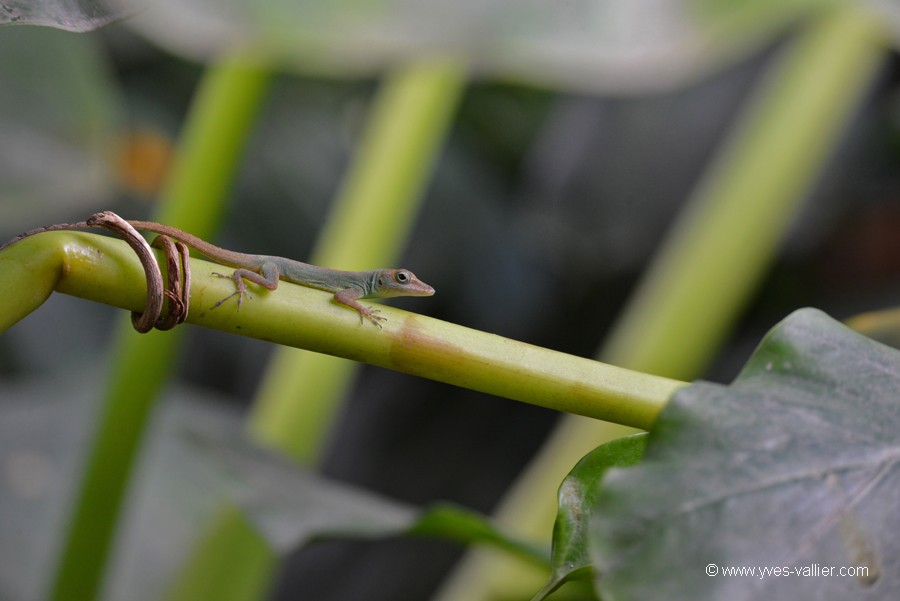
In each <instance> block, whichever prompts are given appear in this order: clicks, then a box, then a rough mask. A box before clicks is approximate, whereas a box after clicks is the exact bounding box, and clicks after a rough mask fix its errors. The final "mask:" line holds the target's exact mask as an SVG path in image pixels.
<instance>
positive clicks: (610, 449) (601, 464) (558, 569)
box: [532, 433, 647, 601]
mask: <svg viewBox="0 0 900 601" xmlns="http://www.w3.org/2000/svg"><path fill="white" fill-rule="evenodd" d="M646 442H647V434H646V433H640V434H634V435H632V436H626V437H625V438H619V439H616V440H613V441H610V442H608V443H606V444H604V445H600V446H599V447H597V448H596V449H594V450H593V451H591V452H590V453H588V454H587V455H585V456H584V458H582V460H581V461H579V462H578V463H577V464H576V465H575V467H574V468H573V469H572V471H571V472H569V475H568V476H566V478H565V479H564V480H563V481H562V484H560V486H559V513H558V514H557V516H556V524H555V525H554V527H553V550H552V552H551V559H550V569H551V572H550V578H549V579H548V580H547V584H546V585H544V588H542V589H541V590H540V592H538V594H537V595H535V596H534V599H532V601H541V600H542V599H545V598H546V597H547V596H548V595H550V593H552V592H553V591H555V590H556V589H558V588H559V587H560V586H562V585H563V584H565V583H566V582H568V581H570V580H576V579H587V578H590V577H591V576H592V574H593V565H592V563H591V557H590V547H589V538H588V534H589V530H588V526H589V525H590V521H591V517H592V515H593V510H594V507H595V506H596V504H597V496H598V495H599V493H600V481H601V479H602V478H603V475H604V474H605V473H606V470H608V469H610V468H612V467H627V466H631V465H634V464H636V463H637V462H639V461H640V460H641V457H643V455H644V448H645V446H646Z"/></svg>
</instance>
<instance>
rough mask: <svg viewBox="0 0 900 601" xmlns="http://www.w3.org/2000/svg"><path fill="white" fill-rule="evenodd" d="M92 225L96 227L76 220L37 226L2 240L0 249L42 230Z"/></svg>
mask: <svg viewBox="0 0 900 601" xmlns="http://www.w3.org/2000/svg"><path fill="white" fill-rule="evenodd" d="M92 227H96V226H90V225H88V223H87V221H76V222H75V223H57V224H55V225H48V226H46V227H39V228H35V229H33V230H28V231H27V232H22V233H21V234H19V235H18V236H16V237H15V238H12V239H11V240H8V241H7V242H4V243H3V244H0V250H3V249H4V248H6V247H8V246H12V245H13V244H15V243H16V242H18V241H20V240H22V239H23V238H28V237H29V236H34V235H35V234H41V233H43V232H52V231H54V230H73V229H91V228H92Z"/></svg>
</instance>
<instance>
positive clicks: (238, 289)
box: [212, 272, 253, 311]
mask: <svg viewBox="0 0 900 601" xmlns="http://www.w3.org/2000/svg"><path fill="white" fill-rule="evenodd" d="M212 275H214V276H216V277H219V278H226V279H229V280H234V292H232V293H231V294H229V295H228V296H226V297H225V298H223V299H222V300H220V301H219V302H217V303H216V304H215V305H213V306H212V308H213V309H215V308H216V307H218V306H219V305H221V304H222V303H224V302H225V301H227V300H228V299H230V298H231V297H232V296H237V297H238V302H237V310H238V311H240V310H241V303H243V302H244V295H245V294H246V295H247V297H248V298H253V297H252V296H251V295H250V293H249V292H247V285H246V284H245V283H244V280H243V279H241V278H239V277H237V278H236V277H234V275H233V274H232V275H228V274H224V273H216V272H213V274H212Z"/></svg>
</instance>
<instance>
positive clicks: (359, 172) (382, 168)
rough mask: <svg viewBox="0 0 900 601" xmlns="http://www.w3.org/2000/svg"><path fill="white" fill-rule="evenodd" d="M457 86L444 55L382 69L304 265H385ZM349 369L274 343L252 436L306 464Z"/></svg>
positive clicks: (399, 241)
mask: <svg viewBox="0 0 900 601" xmlns="http://www.w3.org/2000/svg"><path fill="white" fill-rule="evenodd" d="M463 83H464V71H463V68H462V66H461V65H460V64H459V63H457V62H456V61H453V60H448V59H434V60H426V61H422V62H417V63H415V64H413V65H411V66H409V67H407V68H405V69H401V70H399V71H397V72H395V73H394V74H392V75H391V77H390V79H388V81H387V82H386V83H385V85H384V88H383V89H382V90H381V92H380V94H379V96H378V99H377V101H376V103H375V106H374V107H373V109H372V114H371V116H370V117H369V125H368V130H367V131H366V132H365V135H364V137H363V139H362V142H361V146H360V148H359V154H358V155H357V157H356V158H355V162H354V165H353V169H352V170H351V172H350V173H349V174H348V175H347V178H346V180H345V182H344V185H343V188H342V190H341V193H340V195H339V196H338V198H337V200H336V202H335V206H334V209H333V212H332V214H331V216H330V218H329V220H328V223H327V224H326V226H325V229H324V230H323V232H322V233H321V235H320V238H319V241H318V244H317V247H316V250H315V252H314V253H313V258H312V262H313V263H315V264H318V265H328V266H329V267H335V268H338V269H354V270H356V269H373V268H377V267H391V266H394V265H395V263H396V261H397V259H398V257H399V256H400V252H401V250H402V249H403V247H404V244H405V243H406V238H407V232H408V230H409V229H410V226H411V224H412V221H413V219H414V217H415V216H416V214H417V212H418V207H419V204H420V202H421V200H422V196H423V195H422V188H423V186H424V185H425V183H426V182H427V180H428V177H429V175H430V173H431V166H432V163H433V162H434V159H435V156H436V155H437V152H438V150H439V149H440V148H441V145H442V143H443V140H444V137H445V136H446V132H447V128H448V126H449V124H450V122H451V118H452V116H453V114H454V112H455V109H456V106H457V101H458V99H459V97H460V93H461V91H462V88H463ZM355 369H356V365H355V364H354V363H352V362H350V361H346V360H343V359H337V358H335V357H330V356H327V355H319V354H315V353H310V352H308V351H303V350H300V349H293V348H287V347H282V348H279V349H278V353H277V355H276V356H275V357H274V359H273V361H272V363H271V367H270V369H269V371H268V373H267V374H266V376H265V379H264V380H263V384H262V386H261V388H260V391H259V394H258V396H257V400H256V403H255V405H254V410H253V414H252V417H251V422H250V427H251V431H252V433H253V435H254V436H255V437H256V439H257V440H259V441H261V442H263V443H264V444H266V445H269V446H272V447H274V448H276V449H278V450H279V451H281V452H284V453H287V454H288V455H290V456H292V457H293V458H294V459H296V460H297V461H299V462H301V463H306V464H312V463H315V461H316V460H317V459H318V455H319V451H320V449H321V447H322V443H323V440H324V437H325V436H326V435H327V433H328V432H329V430H330V426H331V421H332V418H333V416H334V414H335V411H336V410H337V407H338V405H339V402H340V400H341V398H342V397H343V396H344V393H345V392H346V390H347V388H348V387H349V385H350V383H351V375H352V373H353V371H355Z"/></svg>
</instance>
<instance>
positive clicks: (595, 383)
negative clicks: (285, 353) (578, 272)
mask: <svg viewBox="0 0 900 601" xmlns="http://www.w3.org/2000/svg"><path fill="white" fill-rule="evenodd" d="M46 245H59V246H60V247H61V250H60V251H58V252H56V253H34V252H32V250H33V249H36V248H40V247H42V246H46ZM7 253H8V254H9V256H8V257H7V256H6V255H7ZM36 254H46V255H51V256H53V255H54V254H55V255H61V256H63V257H64V259H63V260H64V263H63V266H62V267H61V268H60V267H57V269H56V270H55V271H56V273H60V274H63V275H62V276H61V277H60V278H59V280H58V281H57V283H56V290H58V291H60V292H63V293H66V294H71V295H74V296H79V297H82V298H87V299H90V300H95V301H98V302H107V303H108V302H114V303H116V304H120V305H121V306H122V307H123V308H126V309H133V310H134V309H139V308H141V307H142V306H143V304H144V302H145V296H144V295H145V292H144V290H145V279H144V273H143V269H142V267H141V266H140V263H139V262H138V260H137V258H136V257H135V256H134V253H133V252H132V251H131V249H130V247H128V246H127V245H126V244H125V243H124V242H122V241H120V240H116V239H113V238H111V237H109V236H98V235H96V234H88V233H83V232H48V233H44V234H41V235H40V236H35V237H33V238H29V239H27V240H24V241H22V242H20V243H18V244H17V245H15V246H13V247H12V248H10V249H7V250H6V251H4V253H3V255H4V259H5V260H8V261H10V262H18V261H22V262H23V263H25V265H26V266H28V265H30V264H31V263H30V261H31V260H32V259H31V257H32V256H34V255H36ZM217 270H221V265H218V264H215V263H209V262H207V261H203V260H200V259H191V273H192V287H191V314H190V315H188V318H187V321H188V322H189V323H193V324H196V325H202V326H205V327H208V328H214V329H218V330H222V331H225V332H230V333H233V334H239V335H243V336H252V337H255V338H258V339H261V340H267V341H269V342H274V343H277V344H282V345H286V346H292V347H295V348H303V349H308V350H312V351H315V352H318V353H327V354H330V355H334V356H337V357H343V358H345V359H352V360H354V361H362V362H366V363H369V364H371V365H377V366H379V367H386V368H388V369H393V370H396V371H400V372H403V373H408V374H412V375H417V376H421V377H425V378H430V379H433V380H437V381H440V382H446V383H448V384H455V385H457V386H462V387H465V388H469V389H471V390H479V391H482V392H487V393H490V394H493V395H496V396H502V397H506V398H510V399H514V400H518V401H522V402H525V403H531V404H534V405H538V406H540V407H546V408H548V409H554V410H556V411H562V412H567V413H575V414H579V415H586V416H590V417H594V418H598V419H607V420H611V421H615V422H617V423H623V424H627V425H631V426H635V427H640V428H649V427H650V426H651V425H652V423H653V420H654V419H655V417H656V415H657V414H658V413H659V411H660V410H661V409H662V407H663V406H664V405H665V402H666V401H667V400H668V398H669V397H670V396H671V395H672V393H673V392H674V391H675V390H676V389H678V388H680V387H681V386H683V385H684V383H683V382H678V381H676V380H670V379H668V378H661V377H659V376H652V375H647V374H643V373H639V372H635V371H631V370H627V369H623V368H620V367H614V366H612V365H607V364H604V363H600V362H599V361H594V360H591V359H586V358H584V357H577V356H574V355H567V354H565V353H561V352H559V351H554V350H550V349H545V348H541V347H537V346H533V345H530V344H526V343H524V342H518V341H516V340H510V339H509V338H503V337H501V336H497V335H495V334H489V333H487V332H480V331H478V330H473V329H471V328H466V327H463V326H460V325H456V324H452V323H448V322H445V321H440V320H438V319H433V318H430V317H425V316H423V315H417V314H415V313H410V312H408V311H402V310H400V309H395V308H393V307H388V306H383V305H382V306H381V314H380V315H381V316H383V317H384V318H385V321H383V322H382V328H377V327H375V326H374V325H372V324H371V323H368V322H365V323H360V319H359V315H358V314H357V313H356V312H355V311H352V310H350V309H348V308H346V307H343V306H341V305H339V304H338V303H336V302H334V299H333V295H331V294H329V293H328V292H323V291H321V290H314V289H312V288H307V287H305V286H300V285H298V284H291V283H289V282H281V283H280V284H279V286H278V289H277V290H275V291H272V292H265V293H262V292H260V293H258V294H254V297H253V298H252V299H246V300H245V301H244V304H243V307H242V308H241V310H240V312H238V311H237V310H236V308H235V303H236V301H231V302H230V303H227V304H225V305H223V306H221V307H218V308H214V306H215V304H216V303H217V302H218V301H220V300H221V299H222V298H225V297H227V296H229V294H230V293H231V292H233V291H234V283H233V282H232V281H231V280H230V279H227V278H220V277H215V276H214V275H213V273H214V272H215V271H217ZM10 272H11V273H12V274H13V275H12V276H11V279H10V280H9V282H10V283H12V284H14V283H15V282H16V281H17V280H18V281H21V276H20V275H16V274H19V273H21V271H19V270H11V271H10ZM6 282H7V280H6V275H5V273H3V272H0V286H4V287H5V286H6V285H7V283H6ZM38 296H39V297H40V296H44V294H43V293H42V294H40V295H38ZM364 302H366V303H371V301H364ZM421 302H423V303H425V302H427V299H422V301H421Z"/></svg>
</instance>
